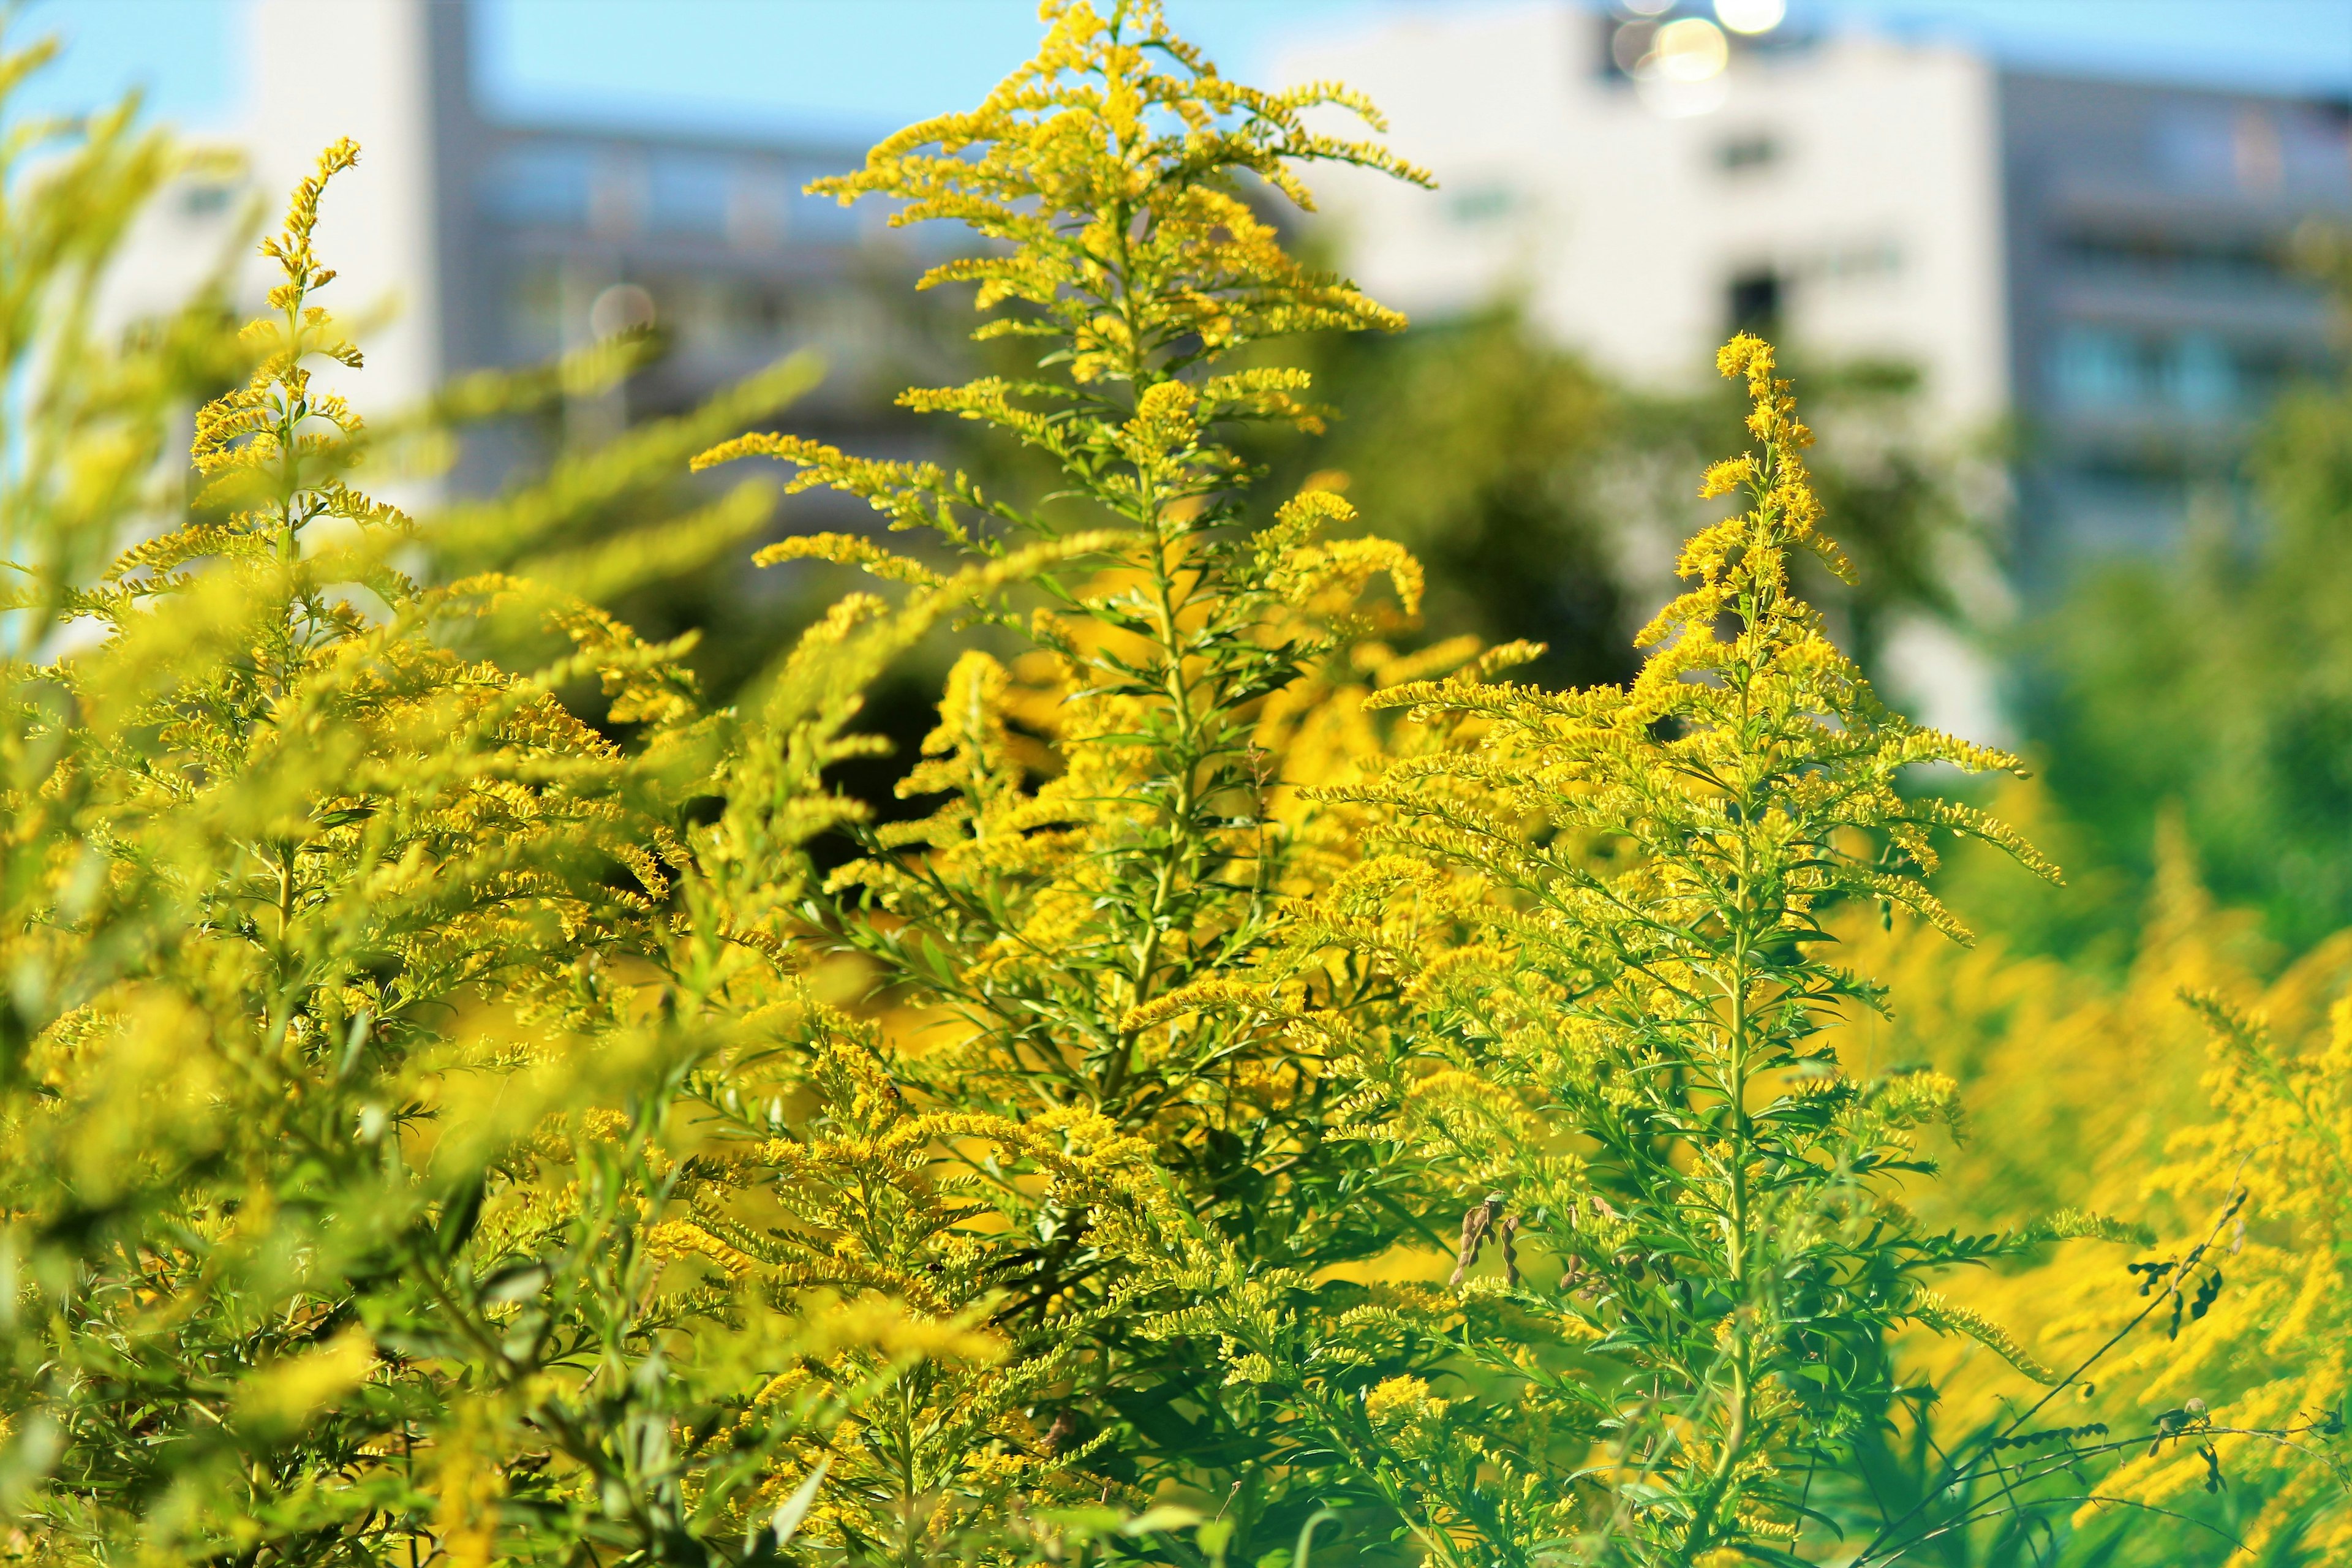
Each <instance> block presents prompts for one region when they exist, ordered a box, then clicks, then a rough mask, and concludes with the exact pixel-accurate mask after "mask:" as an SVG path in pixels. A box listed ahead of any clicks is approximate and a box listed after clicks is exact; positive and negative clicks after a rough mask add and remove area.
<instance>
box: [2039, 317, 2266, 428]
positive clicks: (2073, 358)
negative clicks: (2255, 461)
mask: <svg viewBox="0 0 2352 1568" xmlns="http://www.w3.org/2000/svg"><path fill="white" fill-rule="evenodd" d="M2273 357H2274V356H2273ZM2279 379H2280V373H2279V370H2278V367H2277V366H2276V365H2275V364H2274V363H2270V361H2269V360H2268V359H2266V357H2265V356H2264V355H2263V354H2262V353H2260V352H2259V351H2258V350H2254V349H2249V348H2246V347H2243V346H2233V345H2231V343H2229V342H2226V341H2225V340H2223V339H2222V338H2221V337H2220V336H2219V335H2218V334H2216V333H2212V332H2196V331H2191V332H2179V333H2170V334H2165V335H2162V336H2147V335H2142V334H2140V333H2137V332H2129V331H2121V330H2119V329H2117V328H2114V327H2095V326H2079V325H2078V326H2071V327H2067V328H2065V329H2064V330H2063V331H2061V332H2059V334H2058V336H2057V338H2056V339H2055V340H2054V341H2053V342H2052V344H2051V353H2050V395H2051V398H2052V401H2053V402H2054V403H2055V404H2056V405H2058V406H2059V407H2060V408H2062V409H2065V410H2069V411H2072V412H2077V413H2128V412H2142V413H2147V412H2164V413H2169V414H2175V415H2187V416H2189V417H2190V418H2192V419H2219V418H2226V417H2229V416H2233V415H2238V414H2242V413H2243V412H2245V411H2246V410H2247V409H2249V408H2251V407H2252V406H2253V405H2255V404H2257V403H2259V402H2261V401H2262V400H2263V398H2264V397H2266V396H2267V395H2269V394H2270V393H2271V392H2272V391H2273V389H2274V387H2275V384H2276V383H2277V382H2278V380H2279Z"/></svg>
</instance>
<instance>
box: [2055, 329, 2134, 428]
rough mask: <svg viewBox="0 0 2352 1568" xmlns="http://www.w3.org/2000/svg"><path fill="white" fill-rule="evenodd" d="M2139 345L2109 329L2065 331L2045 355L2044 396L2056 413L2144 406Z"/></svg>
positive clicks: (2126, 333) (2128, 336) (2126, 335)
mask: <svg viewBox="0 0 2352 1568" xmlns="http://www.w3.org/2000/svg"><path fill="white" fill-rule="evenodd" d="M2141 359H2142V356H2141V353H2140V345H2139V342H2138V340H2137V339H2136V338H2134V337H2133V336H2132V335H2131V334H2130V333H2128V332H2119V331H2115V330H2114V329H2113V328H2109V327H2068V328H2066V329H2064V330H2063V331H2061V332H2060V333H2059V334H2058V338H2057V341H2056V342H2054V343H2053V344H2052V346H2051V350H2050V395H2051V397H2052V398H2053V400H2054V401H2055V402H2056V403H2057V405H2059V406H2060V407H2061V408H2071V409H2083V410H2098V409H2118V408H2131V407H2134V406H2137V405H2139V404H2141V403H2143V402H2145V401H2147V374H2146V371H2145V370H2144V368H2143V366H2142V363H2141Z"/></svg>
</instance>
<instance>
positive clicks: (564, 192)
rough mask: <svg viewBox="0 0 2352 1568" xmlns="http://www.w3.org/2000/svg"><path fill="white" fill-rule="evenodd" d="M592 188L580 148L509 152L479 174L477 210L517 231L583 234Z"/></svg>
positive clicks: (585, 152)
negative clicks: (521, 228) (571, 230)
mask: <svg viewBox="0 0 2352 1568" xmlns="http://www.w3.org/2000/svg"><path fill="white" fill-rule="evenodd" d="M594 183H595V169H594V163H593V158H592V157H591V156H590V154H589V152H588V150H587V149H586V148H584V147H551V146H538V147H513V148H509V149H508V150H507V151H506V152H505V153H501V154H499V156H498V157H496V158H494V159H492V160H491V161H490V163H489V166H488V168H487V169H485V170H484V171H483V174H482V184H481V201H482V209H483V211H485V212H486V213H488V215H489V216H492V217H494V218H497V219H499V220H500V221H501V222H504V223H509V224H514V225H517V226H525V227H541V226H546V227H554V228H582V227H585V226H586V225H587V222H588V206H589V198H590V194H591V188H592V187H593V184H594Z"/></svg>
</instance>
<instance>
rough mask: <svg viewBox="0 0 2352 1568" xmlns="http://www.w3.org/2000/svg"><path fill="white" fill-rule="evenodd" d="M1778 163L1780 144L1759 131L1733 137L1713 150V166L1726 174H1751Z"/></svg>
mask: <svg viewBox="0 0 2352 1568" xmlns="http://www.w3.org/2000/svg"><path fill="white" fill-rule="evenodd" d="M1779 162H1780V142H1777V141H1775V140H1774V139H1773V138H1772V137H1771V136H1770V135H1769V134H1768V133H1767V132H1761V131H1759V132H1753V133H1751V134H1749V135H1746V136H1735V137H1733V138H1732V139H1731V140H1730V141H1728V142H1720V143H1718V144H1717V147H1716V149H1715V166H1716V167H1717V168H1718V169H1721V170H1722V171H1723V172H1724V173H1725V174H1755V173H1757V172H1759V171H1760V170H1764V169H1769V168H1770V167H1771V166H1772V165H1773V164H1775V163H1779Z"/></svg>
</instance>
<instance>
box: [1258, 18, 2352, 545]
mask: <svg viewBox="0 0 2352 1568" xmlns="http://www.w3.org/2000/svg"><path fill="white" fill-rule="evenodd" d="M1759 23H1760V24H1761V25H1760V26H1759ZM1738 26H1748V27H1750V28H1754V29H1757V30H1754V31H1751V32H1748V33H1742V32H1740V31H1738ZM1287 74H1289V75H1291V76H1294V77H1297V78H1302V79H1303V78H1309V77H1337V78H1339V79H1343V80H1346V81H1349V83H1351V84H1352V85H1355V86H1357V87H1360V88H1361V89H1364V90H1365V91H1367V92H1368V93H1369V94H1370V96H1371V97H1372V98H1373V100H1375V101H1377V102H1379V103H1380V104H1381V107H1382V108H1383V109H1384V110H1387V112H1388V114H1389V117H1390V120H1391V125H1392V127H1393V134H1392V136H1391V143H1392V145H1394V146H1395V147H1396V148H1397V149H1398V150H1399V151H1400V152H1401V153H1403V154H1404V155H1405V156H1407V157H1409V158H1412V159H1415V160H1417V161H1419V162H1422V163H1427V164H1428V165H1430V166H1431V167H1432V168H1433V170H1434V172H1435V173H1436V174H1437V175H1438V177H1439V180H1440V181H1441V189H1440V191H1438V192H1437V193H1434V194H1432V193H1426V192H1422V191H1418V190H1414V189H1412V188H1410V187H1405V186H1401V185H1396V184H1383V183H1381V182H1379V181H1375V180H1370V179H1364V178H1341V179H1335V180H1333V181H1332V182H1330V184H1331V185H1332V187H1333V188H1332V192H1331V200H1330V201H1329V203H1328V206H1329V208H1330V210H1331V211H1332V213H1333V215H1334V217H1335V221H1336V222H1337V223H1338V225H1339V227H1340V229H1341V232H1342V233H1343V235H1344V236H1345V237H1346V241H1347V253H1348V257H1349V262H1350V264H1351V266H1352V268H1354V270H1355V271H1356V273H1357V275H1358V276H1359V277H1360V279H1361V280H1362V281H1363V282H1365V283H1366V285H1367V286H1368V287H1370V289H1372V290H1373V291H1374V292H1375V293H1378V294H1381V296H1382V297H1383V298H1387V299H1390V300H1393V301H1394V302H1396V303H1399V304H1401V305H1402V306H1404V307H1405V308H1406V309H1408V310H1415V311H1418V312H1423V313H1438V314H1443V313H1445V312H1449V311H1455V310H1464V309H1467V308H1473V307H1475V306H1477V305H1480V304H1482V303H1485V302H1486V301H1487V300H1492V299H1493V298H1495V297H1496V296H1497V295H1499V294H1503V293H1511V294H1515V295H1517V297H1519V298H1521V299H1523V300H1525V301H1526V302H1527V306H1528V310H1529V311H1530V313H1531V314H1532V316H1533V317H1534V319H1535V320H1536V321H1538V322H1540V323H1541V324H1542V325H1543V326H1544V327H1546V328H1547V329H1548V330H1549V331H1550V332H1551V333H1552V334H1553V335H1555V336H1556V337H1557V338H1559V340H1560V341H1561V342H1566V343H1569V344H1570V345H1573V346H1575V347H1578V348H1580V349H1581V350H1583V351H1584V352H1586V353H1589V354H1590V355H1591V357H1593V358H1594V359H1595V360H1596V361H1598V362H1599V363H1601V365H1602V366H1604V367H1605V368H1607V369H1610V370H1612V371H1614V372H1616V373H1617V374H1620V375H1622V376H1623V377H1625V378H1627V379H1628V380H1630V381H1633V383H1635V384H1650V385H1660V386H1668V387H1672V386H1687V385H1692V384H1696V383H1697V382H1698V381H1699V380H1700V379H1702V378H1703V377H1704V376H1706V374H1708V368H1709V364H1710V361H1711V356H1712V351H1713V349H1714V347H1715V345H1716V344H1717V342H1720V341H1721V339H1722V337H1723V336H1724V334H1726V333H1727V331H1730V330H1731V329H1732V328H1733V327H1735V326H1738V325H1747V324H1752V323H1754V322H1757V321H1759V320H1762V319H1764V318H1768V317H1769V318H1770V319H1771V321H1772V323H1773V325H1774V326H1775V328H1776V329H1777V331H1779V333H1780V335H1781V336H1782V337H1783V338H1784V339H1785V340H1786V341H1788V342H1790V344H1791V345H1792V346H1793V347H1795V348H1797V349H1799V350H1801V351H1804V352H1805V353H1808V354H1809V355H1810V356H1811V357H1813V358H1815V359H1817V360H1822V359H1841V358H1854V359H1861V358H1876V359H1896V360H1901V361H1905V362H1907V363H1911V364H1913V365H1915V366H1916V367H1917V368H1918V370H1919V371H1920V372H1921V373H1922V374H1923V377H1924V395H1925V407H1924V411H1923V412H1924V416H1925V418H1924V422H1923V427H1924V428H1925V429H1926V430H1927V432H1928V434H1929V436H1930V437H1931V438H1933V437H1937V436H1941V437H1946V438H1948V439H1950V440H1952V441H1953V442H1954V443H1955V445H1962V444H1979V443H1981V442H1983V441H1984V440H1986V439H1987V438H1988V437H1993V436H1995V435H1998V434H2001V433H2005V438H2006V439H2007V440H2008V441H2010V442H2011V443H2013V447H2012V449H2013V450H2014V452H2015V454H2016V456H2015V461H2014V463H2013V466H2012V471H2013V474H2014V477H2015V480H2016V484H2015V497H2016V505H2015V509H2014V513H2015V514H2014V518H2013V522H2014V536H2015V542H2016V552H2015V559H2016V561H2017V563H2018V564H2019V566H2020V567H2021V571H2022V575H2023V578H2024V581H2025V583H2026V584H2027V585H2029V586H2036V585H2042V584H2050V583H2053V582H2055V581H2057V580H2059V579H2061V578H2063V575H2064V574H2065V571H2066V570H2067V566H2068V563H2070V562H2073V561H2074V560H2077V559H2079V558H2080V557H2082V556H2084V555H2085V554H2092V553H2097V552H2108V551H2117V550H2124V551H2146V550H2157V549H2163V548H2167V547H2168V546H2169V545H2170V544H2171V543H2172V542H2175V541H2177V540H2178V539H2179V536H2180V533H2181V531H2182V528H2183V526H2184V522H2185V521H2186V520H2188V519H2189V518H2190V517H2191V516H2192V515H2201V514H2202V513H2203V512H2205V511H2210V510H2229V509H2230V508H2231V507H2233V506H2236V505H2237V504H2238V502H2237V500H2236V499H2235V498H2234V496H2233V489H2234V486H2235V478H2234V476H2235V475H2236V474H2237V472H2238V470H2239V467H2240V461H2239V460H2240V458H2242V454H2243V452H2244V449H2245V443H2246V437H2247V435H2248V432H2249V430H2250V427H2251V426H2252V422H2253V421H2254V420H2255V419H2256V418H2257V417H2258V416H2259V415H2260V413H2261V411H2262V409H2263V405H2264V404H2265V403H2266V401H2267V400H2268V399H2269V398H2270V397H2272V396H2273V395H2275V393H2276V392H2277V391H2278V389H2279V388H2281V387H2282V386H2284V385H2285V384H2288V383H2290V382H2292V381H2293V380H2294V378H2295V377H2297V376H2299V375H2305V374H2315V373H2317V372H2319V371H2321V370H2322V369H2324V368H2325V367H2326V365H2327V364H2328V363H2330V361H2331V355H2332V353H2334V344H2333V342H2332V339H2331V335H2330V330H2329V309H2328V304H2327V301H2326V299H2325V297H2324V293H2323V291H2322V289H2320V288H2319V286H2318V285H2317V284H2316V283H2315V282H2314V281H2313V280H2312V279H2309V278H2307V277H2305V276H2303V275H2301V274H2300V273H2298V272H2297V271H2296V270H2295V268H2294V267H2293V266H2292V265H2291V261H2290V251H2291V249H2292V247H2293V237H2294V234H2295V232H2296V231H2297V229H2298V228H2299V227H2300V226H2303V225H2305V224H2307V223H2313V222H2346V221H2352V138H2347V128H2348V127H2347V109H2346V105H2345V104H2343V103H2341V102H2328V101H2320V100H2307V99H2296V98H2292V97H2283V96H2277V95H2270V94H2262V93H2251V92H2230V91H2221V90H2210V89H2199V88H2194V87H2181V86H2170V85H2158V84H2149V83H2137V82H2123V81H2109V80H2099V79H2076V78H2065V77H2059V76H2052V75H2043V74H2037V73H2032V72H2026V71H2020V70H2016V69H2011V68H2005V67H2003V66H2001V65H2000V64H1999V63H1998V62H1996V61H1994V60H1992V59H1990V58H1987V57H1985V56H1984V55H1982V54H1981V53H1979V52H1977V51H1975V50H1972V49H1970V48H1968V47H1961V46H1958V45H1956V44H1952V43H1949V42H1943V41H1922V40H1918V39H1913V38H1906V37H1894V36H1886V35H1872V34H1868V33H1864V32H1846V33H1838V34H1821V35H1807V34H1804V33H1802V32H1801V31H1800V30H1799V29H1798V28H1797V27H1796V26H1795V24H1793V23H1791V22H1788V21H1783V20H1781V19H1780V6H1779V5H1775V4H1770V3H1759V0H1746V3H1740V0H1721V3H1720V4H1716V5H1710V4H1707V3H1706V0H1674V3H1671V4H1660V3H1655V0H1642V3H1640V4H1631V3H1628V4H1622V5H1620V6H1618V7H1617V8H1613V9H1609V10H1596V9H1592V8H1588V7H1586V6H1583V5H1572V4H1569V3H1567V0H1549V3H1545V0H1533V3H1528V4H1518V5H1491V6H1488V5H1479V6H1462V7H1444V8H1441V7H1431V8H1428V9H1425V10H1422V11H1417V12H1400V13H1396V14H1393V15H1391V16H1387V17H1385V18H1383V19H1382V20H1381V21H1379V22H1378V23H1376V24H1374V25H1372V26H1369V27H1367V28H1366V29H1365V30H1364V31H1362V32H1361V33H1360V34H1358V35H1356V36H1354V37H1335V38H1332V39H1330V40H1328V42H1325V43H1321V44H1318V45H1317V46H1316V47H1314V48H1313V50H1312V52H1311V53H1306V54H1302V55H1300V56H1299V57H1298V58H1296V59H1294V60H1292V61H1290V62H1289V63H1288V66H1287Z"/></svg>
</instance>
